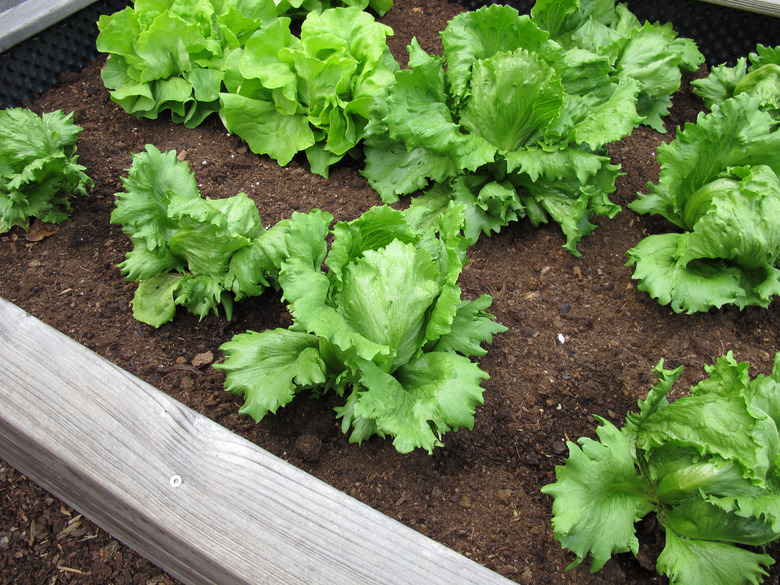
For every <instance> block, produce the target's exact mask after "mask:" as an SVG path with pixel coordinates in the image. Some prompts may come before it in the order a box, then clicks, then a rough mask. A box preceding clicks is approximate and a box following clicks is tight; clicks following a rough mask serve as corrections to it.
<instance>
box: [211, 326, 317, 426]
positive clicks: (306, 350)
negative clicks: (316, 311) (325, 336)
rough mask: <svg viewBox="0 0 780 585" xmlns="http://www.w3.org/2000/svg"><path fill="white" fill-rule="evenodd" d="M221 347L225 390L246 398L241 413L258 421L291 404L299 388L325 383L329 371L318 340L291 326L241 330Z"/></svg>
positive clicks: (220, 367) (308, 387)
mask: <svg viewBox="0 0 780 585" xmlns="http://www.w3.org/2000/svg"><path fill="white" fill-rule="evenodd" d="M220 349H222V351H224V352H225V356H226V359H225V361H224V362H223V363H220V364H214V368H215V369H217V370H223V371H224V372H225V376H226V379H225V390H227V391H228V392H230V393H231V394H238V395H241V396H243V397H244V404H243V405H242V406H241V408H240V409H239V414H248V415H249V416H251V417H252V418H253V419H254V420H255V421H259V420H261V419H262V418H263V417H264V416H266V415H267V414H268V413H269V412H270V413H275V412H276V411H277V410H278V409H279V408H280V407H282V406H284V405H286V404H288V403H289V402H290V401H291V400H292V399H293V398H295V395H296V393H297V392H298V391H299V390H301V389H310V388H316V387H318V386H320V385H322V384H323V383H324V382H325V379H326V378H325V375H326V373H327V371H328V369H327V366H326V364H325V362H324V361H323V359H322V357H321V355H320V353H319V341H318V339H317V338H316V337H314V336H313V335H309V334H307V333H302V332H296V331H290V330H288V329H274V330H270V331H264V332H262V333H257V332H255V331H249V332H247V333H241V334H239V335H236V336H235V337H233V339H231V340H230V341H228V342H227V343H224V344H222V346H221V348H220Z"/></svg>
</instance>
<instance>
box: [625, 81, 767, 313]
mask: <svg viewBox="0 0 780 585" xmlns="http://www.w3.org/2000/svg"><path fill="white" fill-rule="evenodd" d="M763 103H764V99H763V97H762V96H761V95H751V94H750V93H747V92H743V93H740V94H738V95H735V96H734V97H732V98H729V99H726V100H725V101H723V102H721V103H720V104H716V103H713V105H712V108H713V109H712V111H711V112H709V113H707V114H704V113H702V114H700V115H699V117H698V119H697V121H696V123H695V124H686V125H685V128H684V129H683V130H681V131H679V132H678V134H677V137H676V138H675V139H674V140H673V141H672V142H671V143H669V144H668V145H667V144H662V145H660V146H659V147H658V157H657V159H658V162H659V163H660V164H661V172H660V176H659V180H658V183H657V184H652V183H649V184H648V185H649V186H650V188H651V190H650V192H649V193H647V194H641V193H640V194H639V198H638V199H637V200H636V201H633V202H631V203H630V204H629V208H630V209H632V210H634V211H636V212H637V213H642V214H647V213H653V214H657V215H661V216H663V217H665V218H666V219H667V220H669V221H670V222H671V223H672V224H674V226H676V228H677V230H678V231H675V232H671V233H665V234H653V235H650V236H648V237H646V238H644V239H643V240H642V241H640V242H639V243H638V244H637V245H636V246H635V247H634V248H632V249H630V250H629V251H628V252H627V255H628V256H629V257H630V260H629V261H628V263H627V264H628V265H633V264H636V269H635V271H634V275H633V278H634V279H636V280H638V281H639V282H638V284H637V288H638V289H639V290H643V291H645V292H647V293H648V294H650V296H651V297H653V298H655V299H657V300H658V302H659V303H661V304H662V305H667V304H671V307H672V309H673V310H675V311H677V312H687V313H693V312H697V311H707V310H709V309H710V308H712V307H715V308H719V307H721V306H723V305H724V304H735V305H737V306H738V307H740V308H743V307H745V306H748V305H755V306H760V307H766V306H768V305H769V303H770V302H771V300H772V298H773V297H774V296H776V295H778V294H780V271H779V270H778V269H777V267H776V266H777V264H778V261H779V260H780V220H778V218H780V132H777V119H776V118H775V117H774V116H773V114H772V113H771V112H770V111H767V110H766V109H765V108H764V107H763V106H762V104H763Z"/></svg>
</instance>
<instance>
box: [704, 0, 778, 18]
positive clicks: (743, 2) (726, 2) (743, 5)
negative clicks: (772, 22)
mask: <svg viewBox="0 0 780 585" xmlns="http://www.w3.org/2000/svg"><path fill="white" fill-rule="evenodd" d="M705 1H706V2H710V3H711V4H720V5H721V6H728V7H730V8H738V9H740V10H747V11H749V12H758V13H761V14H769V15H770V16H780V0H705Z"/></svg>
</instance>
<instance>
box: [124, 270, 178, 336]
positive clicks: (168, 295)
mask: <svg viewBox="0 0 780 585" xmlns="http://www.w3.org/2000/svg"><path fill="white" fill-rule="evenodd" d="M182 279H184V275H183V274H176V273H163V274H159V275H157V276H154V277H152V278H149V279H146V280H144V281H143V282H141V283H140V284H139V285H138V289H137V290H136V291H135V296H134V297H133V302H132V304H133V317H134V318H135V319H136V320H137V321H141V322H142V323H148V324H149V325H152V326H153V327H160V326H161V325H162V324H164V323H167V322H168V321H170V320H171V319H173V316H174V315H175V314H176V303H175V302H174V299H173V295H174V292H175V291H176V289H177V288H178V287H179V286H180V285H181V282H182Z"/></svg>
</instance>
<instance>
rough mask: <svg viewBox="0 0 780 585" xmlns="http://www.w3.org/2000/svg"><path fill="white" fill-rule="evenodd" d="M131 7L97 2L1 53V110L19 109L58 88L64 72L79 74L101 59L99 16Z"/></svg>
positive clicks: (120, 0)
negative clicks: (55, 87)
mask: <svg viewBox="0 0 780 585" xmlns="http://www.w3.org/2000/svg"><path fill="white" fill-rule="evenodd" d="M129 4H130V2H129V1H128V0H98V1H97V2H95V3H94V4H91V5H90V6H87V7H86V8H83V9H82V10H80V11H79V12H77V13H75V14H73V15H72V16H70V17H68V18H66V19H64V20H62V21H60V22H58V23H57V24H55V25H53V26H50V27H49V28H47V29H46V30H44V31H41V32H40V33H38V34H36V35H35V36H32V37H30V38H29V39H27V40H26V41H23V42H21V43H19V44H18V45H15V46H13V47H11V48H10V49H8V50H6V51H5V52H3V53H0V109H5V108H10V107H13V106H20V105H22V103H23V102H24V101H25V100H28V99H31V98H32V97H33V96H35V95H37V94H39V93H42V92H43V91H45V90H47V89H48V88H50V87H54V86H55V85H57V83H58V81H59V77H60V75H62V74H63V73H67V72H71V71H80V70H81V69H82V68H83V67H84V66H85V65H86V64H87V63H89V62H90V61H92V60H93V59H94V58H95V57H97V56H98V50H97V49H96V48H95V40H96V39H97V36H98V28H97V21H98V19H99V18H100V15H101V14H113V13H114V12H118V11H120V10H122V9H123V8H125V7H126V6H128V5H129ZM0 18H2V15H0Z"/></svg>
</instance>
